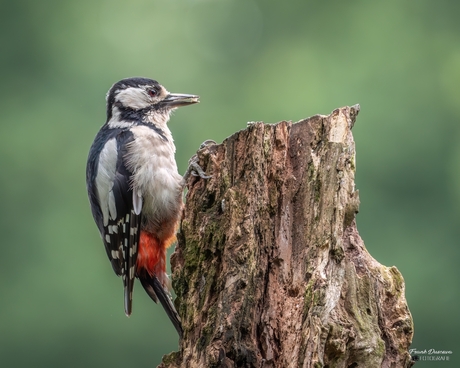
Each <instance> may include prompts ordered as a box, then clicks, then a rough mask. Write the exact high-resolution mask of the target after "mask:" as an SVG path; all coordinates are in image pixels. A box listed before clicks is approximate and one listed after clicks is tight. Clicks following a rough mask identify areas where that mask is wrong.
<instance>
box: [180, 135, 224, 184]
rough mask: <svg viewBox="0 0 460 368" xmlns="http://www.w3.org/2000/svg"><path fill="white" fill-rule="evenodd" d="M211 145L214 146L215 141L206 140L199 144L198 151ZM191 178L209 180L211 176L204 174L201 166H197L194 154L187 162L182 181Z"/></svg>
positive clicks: (196, 158)
mask: <svg viewBox="0 0 460 368" xmlns="http://www.w3.org/2000/svg"><path fill="white" fill-rule="evenodd" d="M211 144H216V142H215V141H213V140H212V139H208V140H206V141H204V142H203V143H201V145H200V148H199V149H203V148H205V147H207V146H209V145H211ZM190 175H192V176H199V177H200V178H201V179H209V178H211V177H212V175H208V174H206V173H205V172H204V170H203V169H202V168H201V166H200V165H199V164H198V156H197V155H196V154H195V155H193V156H192V158H191V159H190V160H189V161H188V168H187V171H186V172H185V174H184V179H185V181H187V180H188V178H189V177H190Z"/></svg>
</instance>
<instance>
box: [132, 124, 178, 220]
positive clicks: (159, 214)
mask: <svg viewBox="0 0 460 368" xmlns="http://www.w3.org/2000/svg"><path fill="white" fill-rule="evenodd" d="M162 130H163V133H164V134H163V136H164V138H166V140H165V139H164V138H163V137H162V136H161V135H160V134H158V133H157V132H156V131H154V130H153V129H150V128H148V127H145V126H137V127H133V128H132V129H131V131H132V132H133V134H134V141H133V142H132V143H130V145H129V147H128V167H129V169H130V170H132V172H133V178H132V180H133V182H132V185H133V190H134V196H138V197H140V198H142V213H143V215H144V218H146V219H147V220H148V222H151V223H152V226H156V225H160V224H161V223H162V222H163V221H166V220H170V219H171V220H172V219H176V218H178V216H179V212H180V210H181V208H182V188H183V178H182V176H181V175H179V173H178V171H177V164H176V161H175V158H174V154H175V151H176V147H175V146H174V143H173V139H172V136H171V132H170V131H169V129H168V128H167V127H166V126H164V127H162Z"/></svg>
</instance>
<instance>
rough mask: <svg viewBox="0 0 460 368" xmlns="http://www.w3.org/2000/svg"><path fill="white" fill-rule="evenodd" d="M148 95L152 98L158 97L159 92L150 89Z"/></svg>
mask: <svg viewBox="0 0 460 368" xmlns="http://www.w3.org/2000/svg"><path fill="white" fill-rule="evenodd" d="M148 93H149V96H150V97H156V96H157V95H158V91H157V90H156V89H154V88H151V89H149V90H148Z"/></svg>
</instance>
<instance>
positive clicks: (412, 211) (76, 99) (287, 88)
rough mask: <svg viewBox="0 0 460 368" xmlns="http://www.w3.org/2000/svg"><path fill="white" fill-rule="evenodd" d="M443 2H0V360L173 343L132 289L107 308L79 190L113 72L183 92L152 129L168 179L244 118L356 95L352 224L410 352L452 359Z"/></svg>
mask: <svg viewBox="0 0 460 368" xmlns="http://www.w3.org/2000/svg"><path fill="white" fill-rule="evenodd" d="M459 12H460V3H458V2H455V1H448V0H440V1H436V2H433V1H428V0H418V1H416V2H405V1H396V0H389V1H385V2H369V1H364V0H361V1H359V0H353V1H346V2H344V1H337V0H335V1H328V2H319V1H305V0H304V1H301V0H298V1H290V2H282V1H278V0H276V1H275V0H189V1H186V0H131V1H118V0H112V1H108V0H101V1H89V0H80V1H52V0H43V1H40V2H37V1H32V0H17V1H2V2H1V5H0V20H1V22H0V27H1V32H0V40H1V53H0V65H1V69H0V70H1V73H2V76H1V84H0V105H1V109H2V111H3V113H2V117H1V124H0V160H1V161H0V164H1V167H2V169H3V175H1V176H0V186H1V187H0V193H1V195H2V198H1V203H2V207H1V219H2V221H1V225H0V229H1V233H2V244H1V245H0V247H1V254H2V257H0V275H1V293H2V294H1V295H2V303H1V304H0V316H1V317H0V331H1V333H0V356H1V357H2V366H5V367H26V366H27V367H70V368H72V367H108V366H110V367H113V368H115V367H126V366H128V367H133V366H136V367H141V366H142V367H151V366H155V364H157V363H159V361H160V359H161V356H162V355H163V354H166V353H168V352H170V351H172V350H174V349H176V347H177V337H176V334H175V331H174V329H173V327H172V326H171V325H170V323H169V321H168V319H167V318H166V316H165V314H164V312H163V311H162V309H161V307H159V306H155V305H153V304H152V303H151V301H150V300H149V299H148V297H147V296H146V295H145V293H144V292H143V291H141V288H140V287H139V285H137V287H136V296H135V301H134V314H133V316H132V317H131V318H130V319H127V318H126V317H125V316H124V314H123V304H122V284H121V280H120V279H118V278H117V277H115V276H114V275H113V272H112V269H111V267H110V265H109V262H107V259H106V255H105V251H104V249H103V247H102V244H101V242H100V239H99V235H98V233H97V231H96V227H95V225H94V223H93V220H92V218H91V215H90V210H89V205H88V203H87V198H86V190H85V174H84V171H85V163H86V156H87V152H88V149H89V146H90V144H91V142H92V140H93V137H94V135H95V134H96V132H97V130H98V129H99V127H100V126H101V125H102V124H103V123H104V119H105V100H104V97H105V93H106V91H107V90H108V89H109V88H110V86H111V85H112V83H114V82H116V81H117V80H119V79H121V78H124V77H128V76H145V77H151V78H154V79H158V80H159V81H160V82H161V83H163V84H165V85H166V87H167V88H168V89H169V90H170V91H173V92H183V93H195V94H199V95H200V96H201V104H199V105H196V106H192V107H188V108H186V109H182V110H179V111H177V112H176V114H175V115H174V117H173V119H172V121H171V124H170V126H171V130H172V131H173V134H174V137H175V139H176V143H177V147H178V149H177V160H178V163H179V167H180V170H181V172H183V171H184V170H185V168H186V164H187V161H188V158H189V157H190V156H191V155H192V154H193V153H194V152H195V150H196V149H197V147H198V146H199V144H200V143H201V142H203V141H204V140H205V139H208V138H212V139H214V140H216V141H222V140H223V139H224V138H225V137H226V136H228V135H230V134H232V133H233V132H235V131H237V130H239V129H243V128H245V125H246V122H247V121H261V120H262V121H265V122H267V123H273V122H277V121H279V120H292V121H297V120H300V119H302V118H305V117H308V116H311V115H314V114H317V113H321V114H328V113H329V112H330V111H332V110H333V109H334V108H336V107H340V106H344V105H352V104H355V103H360V104H361V108H362V110H361V113H360V115H359V117H358V120H357V123H356V125H355V128H354V135H355V140H356V145H357V163H358V167H357V188H358V189H359V190H360V197H361V203H362V204H361V208H360V214H359V215H358V227H359V230H360V233H361V235H362V237H363V238H364V241H365V243H366V246H367V248H368V250H369V252H370V253H371V254H372V255H373V256H374V257H375V258H376V259H377V260H378V261H379V262H381V263H383V264H385V265H387V266H391V265H396V266H397V267H398V268H399V270H400V271H401V272H402V274H403V275H404V277H405V280H406V296H407V299H408V303H409V307H410V310H411V312H412V314H413V317H414V321H415V337H414V344H413V347H416V348H417V349H419V350H422V349H430V348H433V349H437V350H452V351H453V352H454V355H453V357H452V358H454V357H455V353H460V350H459V348H458V345H457V342H458V340H459V338H458V330H459V329H460V326H459V318H458V314H457V308H458V305H459V303H460V293H459V289H460V288H459V280H460V277H459V276H460V275H459V273H460V272H459V267H458V261H459V255H460V254H459V253H460V247H459V238H460V230H459V229H460V227H459V226H458V219H459V212H460V211H459V210H460V171H459V168H460V126H459V124H458V121H459V117H460V116H459V115H460V113H459V111H460V110H459V108H458V106H459V101H460V88H459V86H460V23H459V22H458V14H459ZM433 364H434V363H433ZM448 364H449V363H446V362H443V365H442V366H443V367H447V366H448ZM452 364H453V362H452ZM431 366H434V365H431ZM456 366H458V363H457V364H456Z"/></svg>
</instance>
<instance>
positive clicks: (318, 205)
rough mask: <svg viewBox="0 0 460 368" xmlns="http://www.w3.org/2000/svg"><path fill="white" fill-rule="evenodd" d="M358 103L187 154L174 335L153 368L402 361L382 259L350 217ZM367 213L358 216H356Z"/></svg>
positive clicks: (252, 129) (260, 127)
mask: <svg viewBox="0 0 460 368" xmlns="http://www.w3.org/2000/svg"><path fill="white" fill-rule="evenodd" d="M358 112H359V105H356V106H353V107H344V108H340V109H337V110H334V111H333V112H332V113H331V114H330V115H329V116H323V115H316V116H313V117H311V118H308V119H305V120H302V121H299V122H297V123H295V124H292V123H291V122H286V121H282V122H280V123H278V124H275V125H266V124H263V123H260V122H258V123H251V124H248V125H249V126H248V128H247V129H245V130H242V131H240V132H237V133H235V134H233V135H232V136H230V137H229V138H227V139H226V140H225V141H224V142H223V143H222V144H219V145H210V146H207V147H205V148H203V149H201V150H200V151H198V154H197V158H198V159H199V163H200V166H201V167H202V168H203V169H204V170H205V171H206V173H208V174H210V175H212V177H211V178H209V179H201V178H199V177H193V176H192V177H190V178H189V180H188V188H189V191H188V193H187V200H186V208H185V214H184V218H183V220H182V224H181V232H180V234H179V236H178V245H177V247H176V250H175V253H174V254H173V256H172V257H171V265H172V269H173V287H174V290H175V292H176V294H177V299H176V306H177V307H178V311H179V314H180V316H181V318H182V324H183V328H184V338H183V340H182V341H181V342H180V351H179V352H176V353H172V354H169V355H167V356H165V357H164V358H163V362H162V363H161V365H160V367H162V368H165V367H170V368H172V367H190V368H193V367H257V368H261V367H305V368H310V367H311V368H319V367H329V368H332V367H344V368H350V367H366V368H372V367H395V368H396V367H397V368H400V367H410V366H411V365H412V362H411V358H410V355H409V353H408V348H409V345H410V343H411V340H412V334H413V323H412V317H411V315H410V312H409V309H408V306H407V303H406V300H405V296H404V280H403V277H402V275H401V273H400V272H399V271H398V270H397V269H396V267H385V266H383V265H381V264H379V263H378V262H377V261H376V260H374V259H373V258H372V256H371V255H370V254H369V253H368V252H367V250H366V248H365V246H364V243H363V241H362V240H361V238H360V236H359V234H358V231H357V228H356V222H355V215H356V213H357V212H358V207H359V197H358V191H356V190H355V183H354V176H355V144H354V141H353V136H352V133H351V128H352V127H353V125H354V122H355V119H356V116H357V114H358ZM368 215H371V214H368Z"/></svg>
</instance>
